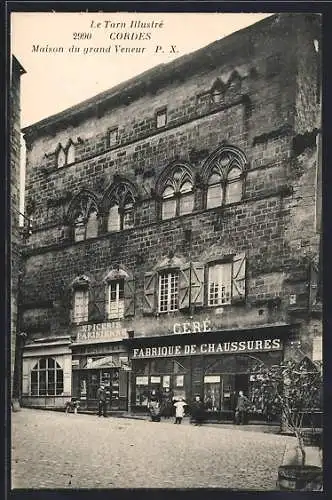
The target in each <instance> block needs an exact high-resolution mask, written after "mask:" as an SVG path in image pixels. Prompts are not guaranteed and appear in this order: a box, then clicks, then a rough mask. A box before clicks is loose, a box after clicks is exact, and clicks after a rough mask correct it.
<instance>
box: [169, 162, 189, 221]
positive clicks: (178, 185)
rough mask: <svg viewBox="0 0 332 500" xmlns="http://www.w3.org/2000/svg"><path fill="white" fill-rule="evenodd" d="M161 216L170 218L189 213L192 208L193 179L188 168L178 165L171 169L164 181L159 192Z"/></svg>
mask: <svg viewBox="0 0 332 500" xmlns="http://www.w3.org/2000/svg"><path fill="white" fill-rule="evenodd" d="M161 198H162V201H161V218H162V220H167V219H172V218H173V217H177V216H179V215H185V214H189V213H191V212H192V211H193V209H194V192H193V180H192V175H191V173H190V172H189V170H188V169H187V168H186V167H184V166H182V165H178V166H176V167H175V168H173V169H172V170H171V172H170V173H169V175H168V177H167V178H166V180H165V181H164V189H163V191H162V193H161Z"/></svg>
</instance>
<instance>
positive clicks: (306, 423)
mask: <svg viewBox="0 0 332 500" xmlns="http://www.w3.org/2000/svg"><path fill="white" fill-rule="evenodd" d="M250 381H251V384H252V385H251V403H252V406H253V408H254V411H260V412H263V413H266V415H269V414H270V415H279V416H280V418H281V428H282V429H281V430H282V431H283V432H290V433H291V434H292V435H294V436H295V437H296V439H297V444H298V448H299V450H300V453H301V463H300V464H290V465H282V466H280V467H279V471H278V486H279V488H280V489H305V490H312V489H318V488H319V485H321V484H322V469H321V468H320V467H317V466H312V465H308V464H307V463H306V445H308V444H319V446H320V443H318V442H316V443H315V442H314V439H317V436H319V434H318V433H317V430H316V431H315V427H316V426H317V422H315V420H314V416H315V415H317V411H319V410H321V407H322V405H321V395H322V369H321V365H319V364H318V363H315V362H313V361H311V360H310V359H309V358H308V357H306V356H305V357H304V358H303V359H302V360H301V361H296V360H294V359H290V360H288V361H283V362H281V363H280V364H278V365H273V366H266V365H265V364H264V363H262V362H260V361H259V360H257V364H256V365H255V366H254V367H253V368H252V369H251V371H250ZM308 427H309V430H308ZM320 431H321V429H320ZM320 436H321V434H320ZM308 439H309V442H308Z"/></svg>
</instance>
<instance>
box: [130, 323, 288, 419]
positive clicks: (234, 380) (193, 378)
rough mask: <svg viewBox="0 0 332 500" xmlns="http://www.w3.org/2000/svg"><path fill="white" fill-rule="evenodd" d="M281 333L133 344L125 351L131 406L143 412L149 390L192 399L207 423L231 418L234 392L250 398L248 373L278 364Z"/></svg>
mask: <svg viewBox="0 0 332 500" xmlns="http://www.w3.org/2000/svg"><path fill="white" fill-rule="evenodd" d="M282 337H283V334H282V332H278V331H275V332H273V331H270V330H269V331H267V332H265V333H264V332H262V331H260V332H259V333H258V332H236V335H235V334H233V335H231V336H230V334H229V333H225V332H213V333H212V334H211V335H209V339H208V340H207V339H206V338H200V337H196V338H195V337H187V336H186V338H184V337H183V338H181V336H180V335H178V336H176V337H175V338H174V336H173V337H172V339H170V338H169V339H167V338H166V337H163V338H158V339H153V338H150V339H138V338H137V339H135V342H132V347H131V351H130V353H131V365H132V375H131V406H132V410H133V411H136V412H142V411H143V412H145V411H146V410H147V404H148V400H149V397H150V394H151V392H152V391H153V390H155V391H156V392H157V394H158V395H159V396H160V399H161V401H163V399H164V398H170V397H171V398H173V397H175V398H177V397H182V398H184V399H185V400H186V402H187V403H189V404H190V402H191V401H193V399H194V397H195V396H196V395H199V396H200V397H201V399H202V400H203V401H204V405H205V408H206V412H207V414H208V415H209V416H211V418H220V419H232V418H233V416H234V410H235V406H236V401H237V396H238V392H239V391H241V390H242V391H243V392H244V394H245V395H247V396H249V397H250V391H251V377H250V373H249V372H250V370H251V369H252V368H253V367H254V366H255V365H257V363H259V362H263V363H264V364H266V365H268V366H271V365H274V364H278V363H279V362H280V361H281V360H282V359H283V348H284V341H283V338H282Z"/></svg>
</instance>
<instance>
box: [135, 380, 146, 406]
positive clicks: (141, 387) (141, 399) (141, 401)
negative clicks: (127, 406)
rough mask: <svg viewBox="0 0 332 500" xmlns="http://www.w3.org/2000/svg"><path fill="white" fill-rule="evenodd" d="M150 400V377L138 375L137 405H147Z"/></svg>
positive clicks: (136, 387)
mask: <svg viewBox="0 0 332 500" xmlns="http://www.w3.org/2000/svg"><path fill="white" fill-rule="evenodd" d="M148 402H149V377H142V376H139V377H136V380H135V405H136V406H147V405H148Z"/></svg>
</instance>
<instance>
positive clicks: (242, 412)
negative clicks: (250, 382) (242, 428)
mask: <svg viewBox="0 0 332 500" xmlns="http://www.w3.org/2000/svg"><path fill="white" fill-rule="evenodd" d="M248 404H249V400H248V398H247V397H246V396H245V395H244V394H243V391H239V396H238V398H237V404H236V410H235V414H236V423H238V424H242V425H243V424H246V423H247V411H248Z"/></svg>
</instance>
